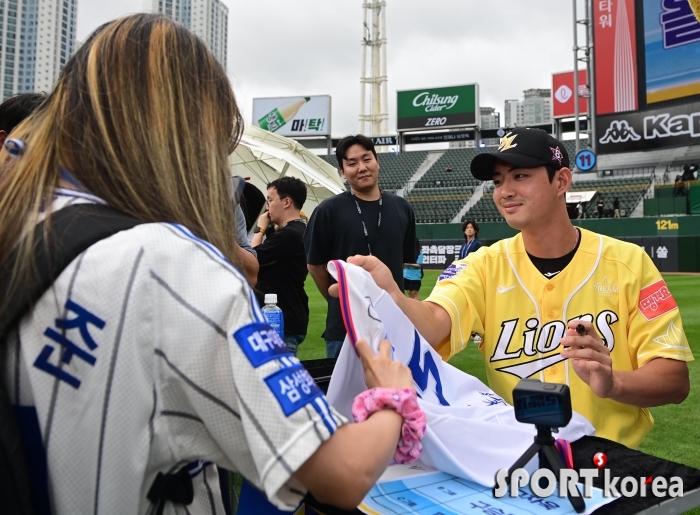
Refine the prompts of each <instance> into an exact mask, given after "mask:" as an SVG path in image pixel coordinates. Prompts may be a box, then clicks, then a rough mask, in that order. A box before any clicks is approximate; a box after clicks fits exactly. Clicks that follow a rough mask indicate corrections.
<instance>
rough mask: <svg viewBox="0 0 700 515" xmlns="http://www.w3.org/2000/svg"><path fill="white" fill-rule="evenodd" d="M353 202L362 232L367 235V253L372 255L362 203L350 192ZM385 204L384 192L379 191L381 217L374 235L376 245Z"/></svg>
mask: <svg viewBox="0 0 700 515" xmlns="http://www.w3.org/2000/svg"><path fill="white" fill-rule="evenodd" d="M350 194H351V195H352V198H353V200H354V201H355V206H356V207H357V214H358V215H360V222H362V231H363V233H364V235H365V242H366V243H367V252H368V253H369V255H370V256H371V255H372V246H371V245H370V244H369V232H368V231H367V224H365V219H364V217H363V216H362V209H360V203H359V202H358V201H357V196H356V195H355V193H354V192H353V191H352V190H350ZM383 203H384V198H383V194H382V190H379V216H377V233H376V234H375V235H374V243H377V237H378V236H379V228H380V227H381V225H382V204H383Z"/></svg>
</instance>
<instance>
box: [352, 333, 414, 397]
mask: <svg viewBox="0 0 700 515" xmlns="http://www.w3.org/2000/svg"><path fill="white" fill-rule="evenodd" d="M355 350H356V351H357V354H358V356H360V360H361V361H362V368H364V370H365V383H366V384H367V387H368V388H414V386H413V376H412V375H411V370H410V369H409V368H408V367H407V366H406V365H404V364H403V363H401V362H400V361H393V360H392V359H391V342H389V340H382V341H381V342H380V343H379V352H378V353H377V354H376V355H375V354H374V352H372V348H371V347H370V346H369V344H368V343H367V341H366V340H357V343H356V344H355Z"/></svg>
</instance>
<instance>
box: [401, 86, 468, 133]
mask: <svg viewBox="0 0 700 515" xmlns="http://www.w3.org/2000/svg"><path fill="white" fill-rule="evenodd" d="M396 93H397V99H396V106H397V119H396V128H397V129H398V130H400V131H405V130H418V129H444V128H447V127H465V126H470V125H471V126H474V125H477V124H478V122H477V116H476V113H477V112H478V111H479V85H478V84H466V85H464V86H450V87H445V88H424V89H414V90H411V91H397V92H396Z"/></svg>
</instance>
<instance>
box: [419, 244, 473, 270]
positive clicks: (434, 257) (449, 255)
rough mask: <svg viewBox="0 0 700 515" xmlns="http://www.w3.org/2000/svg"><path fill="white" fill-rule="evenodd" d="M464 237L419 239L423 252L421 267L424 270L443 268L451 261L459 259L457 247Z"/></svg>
mask: <svg viewBox="0 0 700 515" xmlns="http://www.w3.org/2000/svg"><path fill="white" fill-rule="evenodd" d="M463 243H464V238H462V239H461V240H460V239H453V240H426V241H421V244H422V245H421V252H422V253H423V268H425V269H426V270H444V269H445V268H447V267H448V266H449V265H450V264H452V262H453V261H456V260H457V259H459V249H460V248H461V247H462V244H463Z"/></svg>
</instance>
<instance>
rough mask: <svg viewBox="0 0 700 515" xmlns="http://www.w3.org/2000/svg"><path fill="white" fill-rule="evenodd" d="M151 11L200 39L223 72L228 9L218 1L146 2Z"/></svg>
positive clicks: (160, 0)
mask: <svg viewBox="0 0 700 515" xmlns="http://www.w3.org/2000/svg"><path fill="white" fill-rule="evenodd" d="M146 2H147V5H146V7H147V8H148V10H150V11H151V12H156V13H161V14H164V15H165V16H167V17H169V18H172V19H173V20H175V21H178V22H180V23H182V24H183V25H184V26H185V27H187V28H188V29H190V30H191V31H192V32H194V33H195V34H197V35H198V36H199V37H200V38H202V39H203V40H204V41H205V43H206V44H207V45H208V46H209V50H211V52H212V53H213V54H214V57H216V60H217V61H219V63H220V64H221V66H223V68H224V69H226V51H227V47H228V7H226V6H225V5H224V4H223V2H221V0H146Z"/></svg>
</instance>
